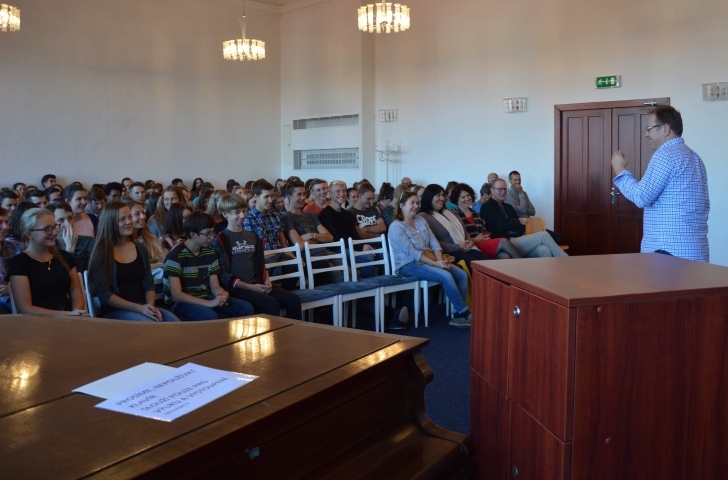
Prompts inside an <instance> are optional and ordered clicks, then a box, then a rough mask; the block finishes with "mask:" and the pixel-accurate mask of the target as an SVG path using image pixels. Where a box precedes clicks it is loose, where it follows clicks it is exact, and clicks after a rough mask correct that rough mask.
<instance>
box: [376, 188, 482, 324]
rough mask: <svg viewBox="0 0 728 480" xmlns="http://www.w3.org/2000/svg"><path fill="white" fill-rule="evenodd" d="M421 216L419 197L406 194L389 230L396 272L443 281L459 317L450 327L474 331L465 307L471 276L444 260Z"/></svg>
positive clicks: (440, 249)
mask: <svg viewBox="0 0 728 480" xmlns="http://www.w3.org/2000/svg"><path fill="white" fill-rule="evenodd" d="M418 213H419V202H418V200H417V194H416V193H414V192H404V193H403V194H402V196H401V198H399V199H398V200H397V201H396V203H395V207H394V219H395V220H394V222H392V225H391V226H390V227H389V242H390V244H391V245H392V256H393V258H394V269H395V272H394V273H395V274H400V275H403V276H405V277H414V278H417V279H419V280H430V281H435V282H439V283H440V284H441V285H442V287H443V289H444V290H445V294H446V295H447V297H448V298H449V299H450V301H451V302H452V304H453V309H454V311H455V318H453V319H452V320H451V321H450V325H451V326H453V327H456V328H470V321H471V315H470V310H469V309H468V306H467V305H466V304H465V298H466V297H467V294H468V274H467V273H466V272H465V271H464V270H461V269H460V268H459V267H457V266H455V265H451V264H450V263H449V262H447V261H445V260H443V257H442V247H440V244H439V243H438V241H437V239H436V238H435V236H434V235H433V234H432V232H431V231H430V227H428V226H427V222H426V221H425V219H424V218H421V217H418V216H417V214H418ZM426 252H428V253H426ZM428 254H429V255H432V257H433V258H434V259H433V258H430V257H429V256H428Z"/></svg>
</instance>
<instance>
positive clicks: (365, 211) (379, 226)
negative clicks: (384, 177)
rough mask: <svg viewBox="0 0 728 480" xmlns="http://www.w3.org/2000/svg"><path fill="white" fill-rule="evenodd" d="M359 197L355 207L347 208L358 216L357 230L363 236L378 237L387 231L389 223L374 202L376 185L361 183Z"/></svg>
mask: <svg viewBox="0 0 728 480" xmlns="http://www.w3.org/2000/svg"><path fill="white" fill-rule="evenodd" d="M358 191H359V198H358V200H357V201H356V204H355V205H354V206H353V207H349V209H348V210H347V211H348V212H349V213H351V214H352V215H354V217H356V223H357V232H359V237H361V238H377V237H379V236H380V235H381V234H383V233H387V224H386V223H384V219H383V218H382V215H381V214H380V213H379V210H377V207H375V206H373V204H374V187H373V186H372V184H371V183H362V184H360V185H359V188H358Z"/></svg>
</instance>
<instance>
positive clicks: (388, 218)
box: [376, 182, 394, 228]
mask: <svg viewBox="0 0 728 480" xmlns="http://www.w3.org/2000/svg"><path fill="white" fill-rule="evenodd" d="M393 199H394V187H393V186H392V184H391V183H387V182H384V183H382V186H381V187H380V188H379V196H378V197H377V200H378V201H377V204H376V207H377V208H378V209H379V213H381V214H382V218H383V219H384V223H385V224H386V225H387V228H389V226H390V225H391V224H392V221H393V220H392V214H393V213H394V205H393V204H392V200H393Z"/></svg>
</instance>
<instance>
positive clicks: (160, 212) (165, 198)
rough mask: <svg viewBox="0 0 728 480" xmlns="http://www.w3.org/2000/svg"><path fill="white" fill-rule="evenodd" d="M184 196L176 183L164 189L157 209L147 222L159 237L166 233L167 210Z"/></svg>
mask: <svg viewBox="0 0 728 480" xmlns="http://www.w3.org/2000/svg"><path fill="white" fill-rule="evenodd" d="M182 197H183V194H182V190H180V189H179V187H177V186H176V185H170V186H168V187H167V188H166V189H165V190H164V193H163V194H162V198H160V199H159V202H157V209H156V210H155V212H154V215H152V217H151V218H150V219H149V222H147V225H148V226H149V231H150V232H152V233H153V234H154V235H156V236H157V237H161V236H162V235H164V234H165V233H166V232H165V231H164V221H165V219H166V218H167V210H169V207H170V206H172V205H173V204H175V203H178V202H181V201H182Z"/></svg>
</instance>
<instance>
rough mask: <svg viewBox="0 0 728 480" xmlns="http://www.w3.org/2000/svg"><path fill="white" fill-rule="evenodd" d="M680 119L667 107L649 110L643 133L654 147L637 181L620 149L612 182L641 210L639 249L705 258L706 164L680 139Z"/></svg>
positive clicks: (708, 204)
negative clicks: (642, 219) (642, 220)
mask: <svg viewBox="0 0 728 480" xmlns="http://www.w3.org/2000/svg"><path fill="white" fill-rule="evenodd" d="M682 131H683V124H682V117H681V116H680V112H678V111H677V110H675V109H674V108H673V107H671V106H669V105H660V106H658V107H655V108H654V109H652V110H651V111H650V116H649V118H648V120H647V127H646V132H645V137H647V138H648V139H649V141H650V145H651V146H652V148H654V149H655V153H654V154H653V155H652V158H651V159H650V163H649V165H648V166H647V171H646V172H645V174H644V176H643V177H642V180H640V181H639V182H638V181H637V179H635V177H634V175H633V174H632V173H631V172H630V171H629V170H627V169H626V168H625V167H626V166H627V160H626V159H625V158H624V155H623V154H622V152H621V151H620V150H618V151H616V152H614V155H612V168H613V169H614V173H615V174H616V177H614V184H615V185H616V186H617V187H618V188H619V190H620V191H621V192H622V194H623V195H624V196H625V197H627V199H629V200H630V201H632V202H633V203H634V204H635V205H637V207H639V208H644V209H645V213H644V226H643V234H642V245H641V248H640V251H642V252H659V253H667V254H670V255H674V256H676V257H682V258H687V259H688V260H698V261H702V262H707V261H709V255H710V253H709V249H708V212H709V211H710V199H709V197H708V177H707V174H706V172H705V165H703V161H702V160H701V159H700V157H699V156H698V154H697V153H695V152H693V151H692V150H691V149H690V148H688V146H687V145H685V141H684V140H683V139H682Z"/></svg>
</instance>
